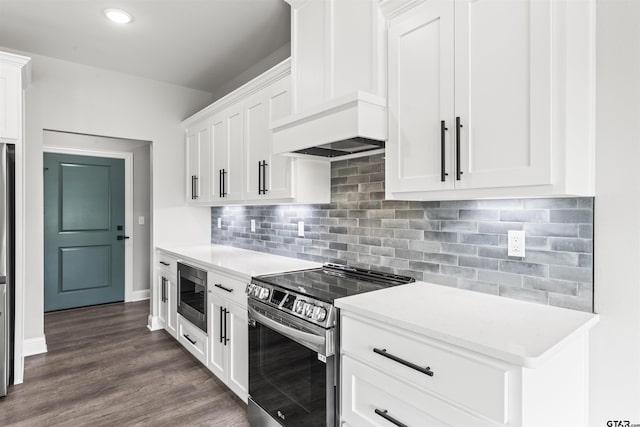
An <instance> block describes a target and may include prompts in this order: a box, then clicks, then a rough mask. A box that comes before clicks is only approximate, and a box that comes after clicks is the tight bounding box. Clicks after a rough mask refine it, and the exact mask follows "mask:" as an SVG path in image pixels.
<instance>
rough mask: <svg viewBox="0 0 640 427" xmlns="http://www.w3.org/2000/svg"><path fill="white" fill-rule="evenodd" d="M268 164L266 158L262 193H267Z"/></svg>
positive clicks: (263, 169) (263, 166)
mask: <svg viewBox="0 0 640 427" xmlns="http://www.w3.org/2000/svg"><path fill="white" fill-rule="evenodd" d="M267 166H269V165H268V164H267V161H266V160H263V161H262V194H267V191H268V190H267Z"/></svg>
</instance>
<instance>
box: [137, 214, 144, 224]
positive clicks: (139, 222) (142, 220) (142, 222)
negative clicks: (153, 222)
mask: <svg viewBox="0 0 640 427" xmlns="http://www.w3.org/2000/svg"><path fill="white" fill-rule="evenodd" d="M138 225H144V217H143V216H139V217H138Z"/></svg>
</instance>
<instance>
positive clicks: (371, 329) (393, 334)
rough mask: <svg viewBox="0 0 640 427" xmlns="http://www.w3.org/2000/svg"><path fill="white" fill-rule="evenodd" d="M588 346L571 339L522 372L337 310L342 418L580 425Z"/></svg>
mask: <svg viewBox="0 0 640 427" xmlns="http://www.w3.org/2000/svg"><path fill="white" fill-rule="evenodd" d="M435 327H437V325H435ZM586 349H587V339H586V337H581V338H576V339H575V340H574V341H573V342H572V343H571V344H568V345H566V346H565V347H564V348H563V349H562V350H559V351H558V352H557V353H556V354H555V355H554V356H552V357H550V358H549V359H548V360H546V361H545V362H544V363H543V364H541V365H540V366H538V367H536V368H526V367H522V366H517V365H512V364H510V363H507V362H504V361H502V360H498V359H494V358H492V357H490V356H488V355H484V354H480V353H478V352H477V351H471V350H466V349H465V348H462V347H456V346H452V345H450V344H447V343H444V342H440V341H438V340H435V339H432V338H428V337H425V336H422V335H419V334H416V333H414V332H412V331H409V330H405V329H403V328H398V327H395V326H390V325H388V324H383V323H382V322H379V321H376V320H375V319H373V318H369V317H368V316H361V315H359V314H355V313H351V312H349V311H346V310H344V309H343V310H342V313H341V375H340V378H341V380H340V381H341V398H340V419H341V422H342V425H349V426H353V427H356V426H381V427H383V426H391V425H394V424H395V425H398V426H402V425H405V426H420V427H426V426H464V427H471V426H558V425H562V426H580V425H585V423H586V419H585V413H586V399H585V397H586V376H585V372H586V354H587V351H586Z"/></svg>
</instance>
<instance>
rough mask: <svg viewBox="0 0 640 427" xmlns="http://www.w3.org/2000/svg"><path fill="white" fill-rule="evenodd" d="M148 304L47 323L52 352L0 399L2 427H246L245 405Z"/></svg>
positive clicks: (32, 362)
mask: <svg viewBox="0 0 640 427" xmlns="http://www.w3.org/2000/svg"><path fill="white" fill-rule="evenodd" d="M148 313H149V302H148V301H141V302H135V303H128V304H123V303H118V304H109V305H103V306H96V307H89V308H81V309H75V310H70V311H62V312H57V313H50V314H46V315H45V334H46V337H47V345H48V349H49V352H48V353H46V354H42V355H37V356H31V357H28V358H27V359H26V362H25V381H24V384H21V385H17V386H14V387H12V388H11V389H10V392H9V395H8V396H7V397H5V398H0V425H1V426H6V425H16V426H89V425H91V426H116V425H117V426H137V425H153V426H178V425H179V426H191V425H193V426H234V427H235V426H237V427H240V426H248V421H247V418H246V405H245V404H244V403H243V402H242V401H241V400H240V399H238V398H237V397H236V396H235V394H233V392H232V391H230V390H229V389H228V388H227V387H226V386H225V385H224V384H222V382H220V381H219V380H218V379H217V378H216V377H215V376H214V375H213V374H212V373H211V372H210V371H209V370H208V369H207V368H206V367H204V366H202V365H201V364H200V363H199V362H198V361H196V359H194V358H193V357H192V356H191V355H190V354H189V353H188V352H187V351H186V350H185V349H183V348H182V347H181V346H180V345H179V344H178V343H177V342H175V341H174V340H173V339H172V338H171V337H170V336H169V335H168V334H167V333H166V332H164V331H155V332H151V331H149V330H148V329H147V326H146V325H147V315H148Z"/></svg>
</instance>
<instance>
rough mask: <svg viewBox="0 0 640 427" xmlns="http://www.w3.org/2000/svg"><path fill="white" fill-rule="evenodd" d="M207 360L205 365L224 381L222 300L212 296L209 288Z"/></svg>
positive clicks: (224, 351)
mask: <svg viewBox="0 0 640 427" xmlns="http://www.w3.org/2000/svg"><path fill="white" fill-rule="evenodd" d="M208 295H209V312H208V317H209V327H208V329H209V331H208V334H209V360H208V363H207V366H208V367H209V370H210V371H211V372H213V373H214V374H215V375H216V376H217V377H218V378H220V379H221V380H222V381H223V382H226V378H227V370H226V366H225V364H226V358H227V357H226V346H225V337H224V324H225V318H224V311H223V310H224V300H222V299H219V298H212V297H211V295H212V292H211V290H209V294H208Z"/></svg>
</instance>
